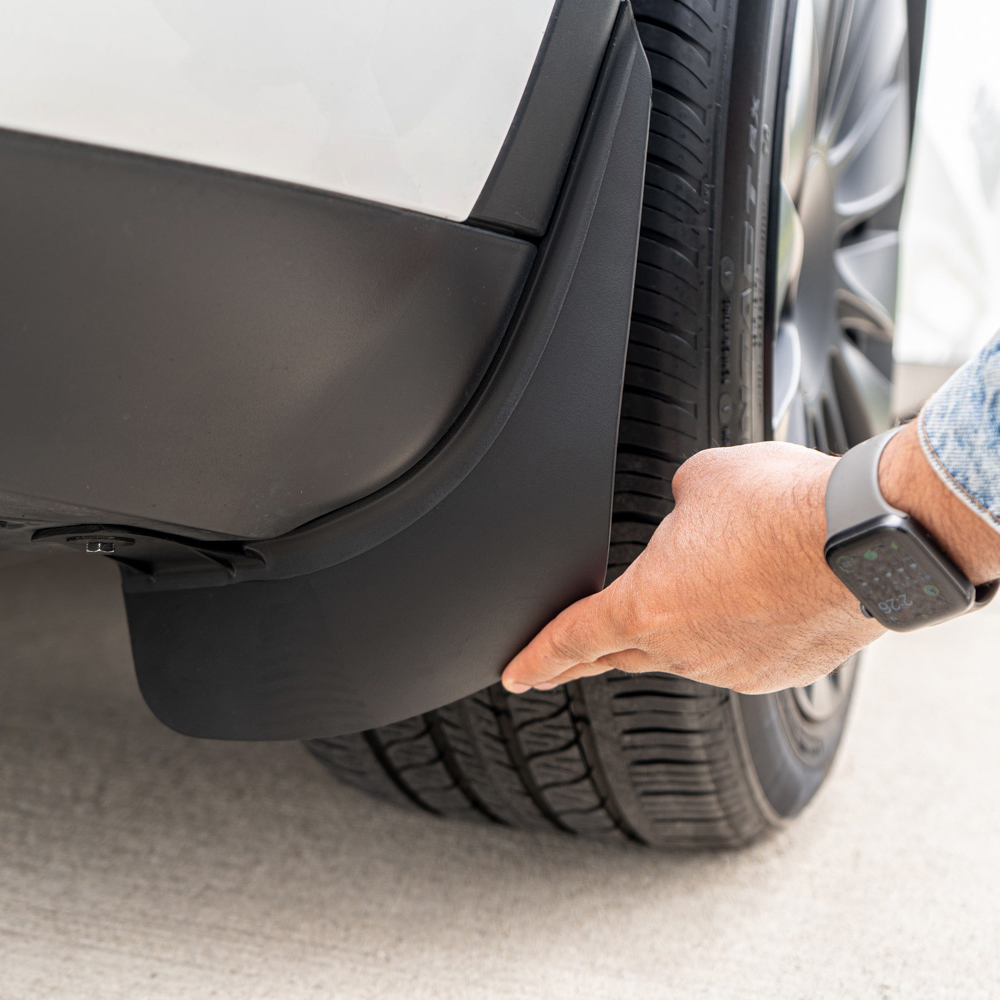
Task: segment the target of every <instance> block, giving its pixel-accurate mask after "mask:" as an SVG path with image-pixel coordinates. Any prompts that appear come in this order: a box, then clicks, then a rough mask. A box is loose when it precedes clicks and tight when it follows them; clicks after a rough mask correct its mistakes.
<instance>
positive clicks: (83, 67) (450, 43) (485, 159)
mask: <svg viewBox="0 0 1000 1000" xmlns="http://www.w3.org/2000/svg"><path fill="white" fill-rule="evenodd" d="M553 3H554V0H362V2H358V0H283V2H282V3H273V2H270V0H86V2H82V0H30V2H25V0H0V25H2V27H0V126H2V127H7V128H12V129H19V130H22V131H27V132H34V133H40V134H43V135H47V136H56V137H60V138H65V139H73V140H78V141H81V142H87V143H94V144H97V145H101V146H109V147H114V148H117V149H125V150H130V151H133V152H140V153H150V154H154V155H157V156H164V157H169V158H172V159H176V160H183V161H187V162H190V163H198V164H204V165H207V166H213V167H224V168H227V169H230V170H236V171H240V172H243V173H248V174H254V175H258V176H262V177H268V178H273V179H276V180H281V181H290V182H293V183H296V184H304V185H308V186H310V187H315V188H320V189H322V190H325V191H336V192H340V193H342V194H347V195H353V196H355V197H358V198H365V199H369V200H372V201H377V202H383V203H385V204H390V205H396V206H400V207H402V208H408V209H414V210H416V211H419V212H425V213H428V214H431V215H437V216H442V217H444V218H449V219H459V220H460V219H465V218H467V217H468V215H469V213H470V211H471V210H472V208H473V206H474V205H475V202H476V199H477V198H478V196H479V194H480V192H481V190H482V187H483V185H484V183H485V181H486V179H487V177H488V176H489V173H490V170H491V168H492V166H493V163H494V161H495V160H496V157H497V154H498V153H499V151H500V147H501V145H502V144H503V141H504V138H505V136H506V135H507V131H508V128H509V127H510V124H511V122H512V120H513V118H514V113H515V111H516V109H517V105H518V102H519V101H520V99H521V95H522V93H523V91H524V87H525V84H526V82H527V80H528V75H529V73H530V72H531V68H532V65H533V63H534V60H535V56H536V55H537V52H538V48H539V44H540V43H541V40H542V36H543V34H544V32H545V29H546V26H547V24H548V21H549V17H550V15H551V12H552V7H553Z"/></svg>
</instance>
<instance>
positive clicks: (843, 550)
mask: <svg viewBox="0 0 1000 1000" xmlns="http://www.w3.org/2000/svg"><path fill="white" fill-rule="evenodd" d="M921 536H926V533H925V532H923V531H921V530H920V529H919V528H918V527H917V525H916V524H915V523H914V522H913V521H911V520H909V519H907V521H906V522H905V523H904V520H903V519H902V518H901V517H898V516H895V515H891V514H890V515H885V516H884V517H882V518H879V519H877V521H875V522H869V523H867V524H863V525H859V526H858V528H857V529H856V530H854V531H851V532H845V533H843V534H840V535H837V536H835V537H834V538H832V539H830V541H829V542H828V544H827V547H826V559H827V562H828V563H829V565H830V568H831V569H832V570H833V572H834V573H836V574H837V576H838V577H839V578H840V579H841V580H842V581H843V583H844V584H845V585H846V586H847V588H848V589H849V590H850V591H851V592H852V593H853V594H854V595H855V596H856V597H857V598H858V600H859V601H860V602H861V604H862V607H863V608H864V609H865V610H866V611H867V612H868V614H870V615H871V616H872V617H873V618H876V619H878V621H880V622H881V623H882V624H883V625H884V626H885V627H886V628H890V629H893V630H895V631H908V630H909V629H914V628H920V627H922V626H924V625H929V624H933V623H934V622H938V621H942V620H943V619H946V618H952V617H954V616H955V615H960V614H964V613H965V612H966V611H968V610H969V609H970V608H971V607H972V605H973V603H974V602H975V599H976V591H975V588H974V587H973V586H972V585H971V584H970V583H969V582H968V581H967V580H965V579H963V578H960V577H958V576H956V574H955V572H954V571H953V569H952V568H951V565H950V560H949V559H948V557H947V556H946V555H945V554H944V553H943V552H941V551H940V549H938V547H937V545H936V544H935V543H934V542H933V540H932V539H931V538H930V536H926V537H921Z"/></svg>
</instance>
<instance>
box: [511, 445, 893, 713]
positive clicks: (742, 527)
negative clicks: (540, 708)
mask: <svg viewBox="0 0 1000 1000" xmlns="http://www.w3.org/2000/svg"><path fill="white" fill-rule="evenodd" d="M897 436H898V435H897ZM835 462H836V459H834V458H831V457H830V456H827V455H823V454H820V453H819V452H816V451H812V450H810V449H807V448H802V447H799V446H798V445H791V444H782V443H777V442H766V443H761V444H750V445H742V446H740V447H735V448H714V449H710V450H708V451H702V452H699V453H698V454H696V455H695V456H694V457H693V458H690V459H689V460H688V461H687V462H685V463H684V464H683V465H682V466H681V467H680V468H679V469H678V470H677V473H676V475H675V476H674V480H673V492H674V499H675V508H674V510H673V512H672V513H671V514H670V515H668V516H667V517H666V518H665V519H664V520H663V522H662V523H661V524H660V526H659V527H658V528H657V530H656V532H655V534H654V535H653V537H652V539H651V540H650V542H649V545H648V546H647V547H646V549H645V551H644V552H643V553H642V555H640V556H639V558H638V559H636V561H635V562H634V563H632V565H631V566H630V567H629V568H628V569H627V570H626V571H625V573H624V574H622V576H620V577H619V578H618V579H617V580H615V581H614V582H613V583H611V584H610V585H609V586H608V587H606V588H605V589H604V590H603V591H601V592H600V593H598V594H594V595H593V596H591V597H586V598H584V599H583V600H581V601H577V603H576V604H574V605H572V606H571V607H569V608H567V609H566V610H565V611H563V612H562V614H560V615H559V616H558V617H557V618H555V619H554V620H553V621H552V622H551V623H550V624H549V625H547V626H546V627H545V628H544V629H543V630H542V631H541V632H540V633H539V634H538V635H537V636H536V637H535V639H534V640H533V641H532V642H531V643H530V644H529V645H528V646H527V647H526V648H525V649H524V650H523V651H522V652H521V653H519V654H518V655H517V656H516V657H515V658H514V660H512V661H511V663H510V664H509V665H508V667H507V669H506V670H505V671H504V674H503V683H504V685H505V687H506V688H507V690H509V691H511V692H513V693H515V694H519V693H521V692H523V691H526V690H528V688H529V687H534V688H537V689H539V690H548V689H550V688H552V687H555V686H557V685H559V684H563V683H566V682H567V681H571V680H575V679H577V678H579V677H587V676H590V675H593V674H599V673H603V672H604V671H606V670H611V669H618V670H624V671H627V672H640V671H646V670H660V671H666V672H669V673H673V674H680V675H681V676H684V677H688V678H691V679H692V680H697V681H702V682H704V683H706V684H713V685H716V686H718V687H725V688H731V689H733V690H735V691H741V692H746V693H754V694H758V693H762V692H765V691H775V690H778V689H780V688H786V687H793V686H798V685H804V684H809V683H812V682H813V681H815V680H816V679H818V678H819V677H822V676H823V675H824V674H827V673H829V672H830V671H831V670H833V669H834V668H836V667H837V666H839V665H840V664H841V663H843V662H844V660H846V659H847V658H848V657H849V656H850V655H851V654H852V653H855V652H857V651H858V650H859V649H861V648H862V647H863V646H866V645H867V644H868V643H870V642H872V641H873V640H874V639H876V638H878V637H879V636H880V635H881V634H882V633H883V632H884V629H883V628H882V626H881V625H879V624H878V623H877V622H875V621H873V620H871V619H868V618H866V617H865V616H864V615H863V614H862V612H861V609H860V607H859V605H858V601H857V598H855V597H854V596H853V595H852V594H851V593H850V591H848V590H847V588H846V587H844V586H843V584H842V583H841V582H840V581H839V580H838V579H837V578H836V576H834V574H833V573H832V572H831V570H830V569H829V567H828V566H827V564H826V561H825V559H824V557H823V545H824V542H825V540H826V514H825V510H824V497H825V493H826V483H827V480H828V479H829V477H830V472H831V470H832V468H833V466H834V464H835Z"/></svg>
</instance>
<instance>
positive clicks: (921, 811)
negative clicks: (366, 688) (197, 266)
mask: <svg viewBox="0 0 1000 1000" xmlns="http://www.w3.org/2000/svg"><path fill="white" fill-rule="evenodd" d="M0 607H2V608H3V615H2V622H0V649H2V650H3V662H2V669H0V742H2V747H0V786H2V787H0V843H2V845H3V848H2V850H3V861H2V863H0V998H3V1000H13V998H32V1000H34V998H44V997H66V998H74V1000H78V998H80V1000H82V998H100V1000H111V998H119V997H121V998H128V1000H143V998H161V997H222V998H226V1000H241V998H244V997H262V998H263V997H267V998H281V1000H295V998H299V997H323V998H330V997H337V998H340V997H344V998H366V997H391V998H407V1000H410V998H422V997H442V998H447V997H461V998H463V1000H465V998H470V997H530V998H533V1000H534V998H542V997H554V998H559V1000H562V998H577V997H586V998H590V997H593V998H598V997H599V998H602V1000H608V998H610V1000H615V998H645V997H683V998H697V997H720V998H743V997H761V998H768V1000H776V998H785V997H787V998H864V997H873V998H897V997H898V998H903V997H906V998H914V997H933V998H941V997H962V998H969V997H980V996H989V995H993V996H996V995H997V992H996V991H997V990H998V989H1000V986H998V983H1000V958H998V949H997V944H998V942H1000V919H998V912H997V905H998V890H1000V878H998V869H1000V837H998V833H997V831H998V830H1000V790H998V782H997V778H996V770H997V766H998V765H1000V726H998V725H997V708H998V706H1000V671H998V670H997V652H996V650H997V636H998V626H1000V615H998V614H997V613H996V612H988V613H986V614H984V615H982V616H980V617H978V618H971V619H968V620H966V621H965V622H962V623H959V624H954V625H950V626H945V627H943V628H941V629H939V630H937V631H935V632H934V633H930V634H924V635H916V636H911V637H905V638H900V637H893V638H892V639H891V640H883V642H882V643H881V644H879V645H878V646H877V647H876V650H875V652H874V653H873V655H872V656H871V660H870V662H869V664H868V667H867V669H866V671H865V673H864V676H863V684H862V690H861V691H860V697H859V700H858V703H857V707H856V711H855V713H854V716H853V720H852V723H851V726H850V730H851V731H850V733H849V738H848V741H847V745H846V748H845V750H844V752H843V754H842V755H841V757H840V759H839V762H838V765H837V767H836V770H835V773H834V776H833V779H832V781H831V782H830V784H829V785H828V787H827V788H826V789H825V791H824V792H823V793H822V794H821V796H820V797H819V799H818V801H817V802H816V803H815V804H814V805H813V807H812V808H811V809H809V810H808V811H807V813H806V814H805V815H804V816H802V817H801V818H800V819H799V821H798V822H796V823H795V824H794V825H793V826H792V827H791V828H789V829H788V830H786V831H784V832H782V833H781V834H780V835H778V836H776V837H774V838H773V839H771V840H770V841H768V842H767V843H765V844H762V845H760V846H758V847H755V848H753V849H751V850H748V851H746V852H744V853H740V854H724V855H714V856H698V857H665V856H658V855H656V854H653V853H651V852H647V851H643V850H639V849H607V848H602V847H600V846H595V845H592V844H586V843H581V842H578V841H573V840H569V839H561V838H560V837H558V836H555V835H553V836H541V835H539V836H529V835H525V834H522V833H518V832H512V831H508V830H501V829H488V828H480V827H475V826H464V825H456V824H449V823H443V822H439V821H435V820H434V819H432V818H429V817H425V816H420V815H409V814H407V813H404V812H400V811H397V810H395V809H392V808H391V807H386V806H382V805H379V804H375V803H372V802H369V801H368V800H366V799H365V798H364V797H363V796H361V795H358V794H356V793H354V792H352V791H350V790H347V789H344V788H340V787H337V786H335V785H334V784H332V783H331V782H330V781H329V780H328V779H327V777H326V775H325V774H324V773H323V772H322V770H321V769H320V767H319V765H317V764H316V763H315V762H314V761H312V760H311V759H310V758H309V757H307V756H306V754H305V753H304V752H303V751H302V750H301V749H300V748H299V747H298V746H295V745H250V744H212V743H200V742H196V741H193V740H189V739H186V738H184V737H181V736H177V735H175V734H173V733H171V732H168V731H167V730H166V729H164V728H162V727H161V726H160V725H159V723H157V722H156V721H155V720H153V719H152V718H151V717H150V715H149V714H148V713H147V711H146V709H145V708H144V707H143V705H142V703H141V702H140V700H139V696H138V694H137V692H136V687H135V682H134V679H133V676H132V674H131V672H130V663H129V653H128V641H127V636H126V632H125V628H124V621H123V615H122V610H121V604H120V598H119V596H118V593H117V589H116V578H115V573H114V570H113V568H112V567H111V566H108V565H106V564H102V563H101V562H99V561H98V562H96V563H95V562H90V561H88V558H87V557H83V556H81V557H67V558H66V559H65V560H62V561H51V560H50V561H40V562H23V563H19V564H16V563H15V564H5V565H4V566H2V567H0ZM998 610H1000V609H998Z"/></svg>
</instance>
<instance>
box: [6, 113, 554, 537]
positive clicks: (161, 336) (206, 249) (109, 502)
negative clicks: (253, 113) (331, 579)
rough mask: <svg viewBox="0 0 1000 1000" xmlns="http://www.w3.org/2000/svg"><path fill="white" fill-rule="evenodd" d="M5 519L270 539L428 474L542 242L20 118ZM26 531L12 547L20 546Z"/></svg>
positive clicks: (9, 219) (12, 149) (10, 183)
mask: <svg viewBox="0 0 1000 1000" xmlns="http://www.w3.org/2000/svg"><path fill="white" fill-rule="evenodd" d="M0 162H2V165H3V182H2V184H0V215H2V218H3V226H2V227H0V267H2V272H3V275H4V292H3V308H2V312H0V340H2V343H3V352H4V353H3V364H2V365H0V425H2V426H3V427H4V428H5V433H4V435H3V437H2V439H0V518H3V519H5V520H12V519H13V520H16V521H19V522H33V526H34V527H35V528H37V527H39V526H45V525H59V524H67V523H69V524H72V523H74V522H80V521H86V522H97V521H102V522H112V523H116V524H131V525H134V526H136V527H138V528H145V529H150V530H161V531H165V532H169V533H173V534H186V535H191V536H193V537H199V536H200V537H202V538H205V537H213V536H214V538H216V539H225V538H227V537H229V538H242V539H247V538H269V537H273V536H275V535H280V534H282V533H284V532H287V531H290V530H292V529H294V528H297V527H298V526H300V525H302V524H304V523H306V522H308V521H311V520H313V519H315V518H316V517H318V516H320V515H323V514H327V513H328V512H330V511H331V510H335V509H338V508H340V507H343V506H345V505H347V504H350V503H352V502H353V501H355V500H357V499H358V498H359V497H364V496H367V495H370V494H371V493H373V492H375V491H377V490H379V489H381V488H382V487H383V486H385V485H386V484H387V483H389V482H392V481H393V480H395V479H397V478H398V477H399V476H400V475H402V474H403V473H405V472H406V471H407V470H409V469H410V468H412V466H413V465H414V463H415V462H417V461H419V460H420V459H421V458H422V457H423V456H424V455H426V454H427V452H428V451H429V450H430V449H431V448H432V447H433V446H434V445H435V444H436V443H437V441H439V440H440V438H441V437H442V435H443V434H444V433H445V432H446V431H447V429H448V428H449V427H450V426H451V424H452V423H453V422H454V420H455V418H456V417H457V415H458V414H459V413H460V412H461V411H462V410H463V409H464V408H465V407H466V406H467V404H468V402H469V399H470V398H471V396H472V394H473V392H474V391H475V389H476V386H477V385H478V384H479V382H480V381H481V379H482V376H483V373H484V372H485V370H486V369H487V367H488V365H489V363H490V360H491V358H492V357H493V355H494V354H495V352H496V349H497V346H498V345H499V343H500V342H501V340H502V338H503V336H504V334H505V332H506V329H507V326H508V323H509V321H510V319H511V316H512V314H513V311H514V308H515V306H516V304H517V302H518V300H519V297H520V294H521V291H522V289H523V287H524V282H525V281H526V279H527V276H528V273H529V271H530V267H531V264H532V262H533V260H534V256H535V252H536V251H535V247H534V245H533V244H531V243H528V242H525V241H523V240H516V239H513V238H511V237H509V236H504V235H500V234H497V233H492V232H487V231H484V230H482V229H476V228H473V227H471V226H467V225H462V224H459V223H454V222H448V221H446V220H443V219H436V218H431V217H430V216H421V215H416V214H414V213H411V212H404V211H402V210H399V209H394V208H390V207H388V206H384V205H374V204H369V203H366V202H362V201H358V200H356V199H351V198H346V197H343V196H340V195H332V194H325V193H322V192H317V191H313V190H309V189H307V188H302V187H294V186H290V185H286V184H280V183H276V182H274V181H268V180H261V179H257V178H252V177H247V176H244V175H241V174H236V173H230V172H226V171H220V170H215V169H211V168H207V167H197V166H190V165H186V164H181V163H176V162H172V161H170V160H164V159H159V158H156V157H150V156H142V155H137V154H132V153H123V152H119V151H114V150H106V149H99V148H96V147H93V146H87V145H83V144H80V143H73V142H66V141H62V140H57V139H50V138H45V137H42V136H31V135H25V134H22V133H18V132H11V131H4V130H0ZM17 541H18V538H17V535H16V533H12V532H10V531H7V532H4V533H3V537H2V538H0V543H4V544H6V545H9V544H16V543H17Z"/></svg>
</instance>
